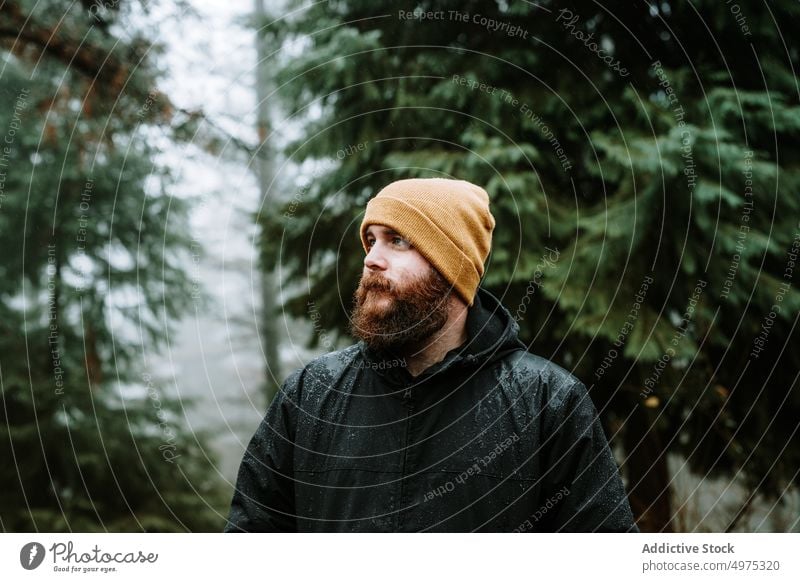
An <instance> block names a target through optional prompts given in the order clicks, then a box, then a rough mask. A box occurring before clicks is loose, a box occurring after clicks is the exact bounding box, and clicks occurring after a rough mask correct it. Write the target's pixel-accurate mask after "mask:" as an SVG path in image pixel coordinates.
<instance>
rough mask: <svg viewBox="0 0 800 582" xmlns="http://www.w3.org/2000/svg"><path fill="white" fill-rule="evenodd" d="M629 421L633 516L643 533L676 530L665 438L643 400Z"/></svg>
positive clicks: (626, 442) (627, 446)
mask: <svg viewBox="0 0 800 582" xmlns="http://www.w3.org/2000/svg"><path fill="white" fill-rule="evenodd" d="M634 406H636V409H635V410H634V412H633V414H632V415H631V416H630V418H629V419H628V421H627V422H626V423H625V436H624V438H623V444H624V447H625V454H626V458H627V461H626V463H625V470H626V476H627V478H628V494H629V498H630V502H631V509H632V510H633V516H634V518H635V519H636V522H637V524H638V525H639V529H641V530H642V531H643V532H672V531H673V524H672V503H671V499H670V498H671V489H670V486H669V483H670V475H669V468H668V467H667V453H666V451H665V450H664V437H663V435H661V434H659V432H658V430H657V429H656V427H654V426H651V424H652V416H653V415H651V414H650V411H649V410H648V409H647V408H645V407H644V405H643V404H642V403H641V401H640V402H636V403H635V404H634Z"/></svg>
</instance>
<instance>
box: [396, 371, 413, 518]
mask: <svg viewBox="0 0 800 582" xmlns="http://www.w3.org/2000/svg"><path fill="white" fill-rule="evenodd" d="M403 403H404V404H405V405H406V422H405V436H404V437H403V465H402V468H401V470H400V507H399V509H401V511H398V512H397V529H398V530H399V529H400V527H401V525H402V507H403V506H404V503H405V492H406V487H407V485H406V463H407V461H408V433H409V430H408V428H409V424H411V411H412V410H413V406H412V403H411V388H410V387H408V388H406V389H405V391H404V392H403Z"/></svg>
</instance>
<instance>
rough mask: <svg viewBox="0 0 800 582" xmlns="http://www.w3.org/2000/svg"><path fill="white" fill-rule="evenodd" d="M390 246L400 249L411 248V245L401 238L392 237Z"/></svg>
mask: <svg viewBox="0 0 800 582" xmlns="http://www.w3.org/2000/svg"><path fill="white" fill-rule="evenodd" d="M392 244H393V245H397V246H400V247H409V248H410V247H411V243H410V242H409V241H408V240H406V239H404V238H403V237H402V236H395V237H392Z"/></svg>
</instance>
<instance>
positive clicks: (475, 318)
mask: <svg viewBox="0 0 800 582" xmlns="http://www.w3.org/2000/svg"><path fill="white" fill-rule="evenodd" d="M466 328H467V341H466V342H465V343H464V344H462V345H460V346H459V347H457V348H454V349H452V350H450V351H449V352H447V354H445V357H444V358H443V359H442V361H440V362H438V363H436V364H434V365H433V366H431V367H430V368H428V369H427V370H425V371H424V372H423V373H422V374H420V375H419V376H417V378H416V380H420V379H422V378H424V377H427V376H432V375H434V374H439V373H441V372H443V371H445V370H447V369H449V368H451V367H464V366H476V367H477V366H482V365H486V364H489V363H491V362H493V361H495V360H499V359H501V358H503V357H505V356H506V355H507V354H508V353H509V352H513V351H516V350H524V349H526V348H525V344H523V343H522V341H520V339H519V337H518V333H519V325H518V324H517V322H516V321H514V318H513V317H512V316H511V314H510V313H509V311H508V310H507V309H506V308H505V307H504V306H503V304H502V303H500V300H499V299H497V297H495V296H494V295H492V294H491V293H489V292H488V291H487V290H486V289H483V288H482V287H479V288H478V291H477V293H476V295H475V301H474V302H473V304H472V306H471V307H470V308H469V311H468V312H467V320H466ZM358 345H359V348H360V350H361V353H362V355H363V357H364V358H365V360H367V362H369V363H371V364H372V365H371V366H370V368H371V369H372V370H374V371H375V372H376V373H377V374H379V375H381V376H383V377H384V378H385V379H387V380H390V381H391V380H396V381H402V380H407V379H411V378H412V376H411V374H409V372H408V371H407V370H406V369H405V368H404V367H402V366H396V365H395V366H392V365H388V366H386V365H384V366H383V367H382V366H381V365H380V364H381V362H383V363H384V364H385V363H386V362H397V361H398V360H399V359H400V358H399V357H398V356H397V355H396V354H392V353H389V352H383V351H382V352H377V351H374V350H372V349H370V348H368V347H367V346H366V344H365V343H364V342H363V341H361V342H359V344H358Z"/></svg>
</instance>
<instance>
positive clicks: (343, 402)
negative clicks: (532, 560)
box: [225, 289, 638, 532]
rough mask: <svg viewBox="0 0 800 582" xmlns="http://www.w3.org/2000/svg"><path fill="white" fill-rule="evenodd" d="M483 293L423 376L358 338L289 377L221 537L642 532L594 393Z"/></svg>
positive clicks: (246, 462)
mask: <svg viewBox="0 0 800 582" xmlns="http://www.w3.org/2000/svg"><path fill="white" fill-rule="evenodd" d="M518 329H519V326H518V325H517V324H516V322H515V321H514V320H513V318H512V317H511V315H510V314H509V312H508V311H507V310H506V309H505V308H504V307H503V306H502V305H501V304H500V302H499V301H498V300H497V299H496V298H495V297H494V296H493V295H491V294H490V293H488V292H487V291H485V290H483V289H479V291H478V296H477V297H476V299H475V303H474V305H473V306H472V307H471V308H470V310H469V313H468V316H467V334H468V340H467V342H466V343H465V344H463V345H462V346H460V347H458V348H456V349H454V350H451V351H450V352H449V353H448V354H447V355H446V356H445V358H444V359H443V360H442V361H441V362H439V363H437V364H435V365H433V366H432V367H430V368H428V369H427V370H425V371H424V372H423V373H422V374H421V375H419V376H417V377H413V376H411V374H410V373H409V372H408V370H407V369H406V368H405V366H404V361H403V360H402V359H397V358H393V357H392V356H391V355H388V354H377V353H374V352H372V351H371V350H370V349H369V348H367V347H366V346H365V344H364V343H363V342H361V343H359V344H356V345H353V346H350V347H348V348H345V349H343V350H340V351H337V352H332V353H329V354H326V355H324V356H321V357H319V358H317V359H315V360H313V361H312V362H311V363H309V364H308V365H306V366H305V367H304V368H302V369H300V370H297V371H295V372H294V373H293V374H292V375H291V376H290V377H289V378H288V379H287V380H286V382H284V384H283V386H282V388H281V390H280V392H279V393H278V394H277V395H276V397H275V398H274V400H273V401H272V403H271V405H270V406H269V409H268V410H267V414H266V416H265V418H264V420H263V422H262V423H261V425H260V426H259V427H258V429H257V431H256V433H255V435H254V436H253V438H252V440H251V441H250V444H249V445H248V447H247V450H246V452H245V454H244V458H243V460H242V464H241V467H240V469H239V475H238V480H237V484H236V492H235V493H234V496H233V501H232V504H231V510H230V516H229V519H228V524H227V525H226V527H225V531H228V532H236V531H253V532H255V531H259V532H262V531H343V532H352V531H386V532H407V531H437V532H456V531H507V532H511V531H518V532H524V531H534V532H542V531H545V532H549V531H569V532H585V531H605V532H608V531H612V532H619V531H638V530H637V527H636V525H635V523H634V521H633V517H632V515H631V510H630V506H629V505H628V500H627V497H626V495H625V490H624V488H623V485H622V481H621V479H620V476H619V472H618V469H617V465H616V463H615V461H614V458H613V456H612V453H611V450H610V448H609V446H608V443H607V441H606V438H605V435H604V433H603V429H602V427H601V426H600V423H599V421H598V419H597V412H596V410H595V407H594V405H593V404H592V402H591V400H590V399H589V397H588V394H587V391H586V388H585V387H584V385H583V384H581V383H580V382H579V381H577V380H576V379H575V378H574V377H573V376H572V375H570V374H569V373H568V372H566V371H565V370H564V369H562V368H560V367H558V366H557V365H555V364H553V363H552V362H549V361H548V360H545V359H543V358H541V357H538V356H535V355H532V354H530V353H528V352H527V351H526V350H525V346H524V344H522V342H520V340H519V339H518V338H517V331H518Z"/></svg>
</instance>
